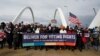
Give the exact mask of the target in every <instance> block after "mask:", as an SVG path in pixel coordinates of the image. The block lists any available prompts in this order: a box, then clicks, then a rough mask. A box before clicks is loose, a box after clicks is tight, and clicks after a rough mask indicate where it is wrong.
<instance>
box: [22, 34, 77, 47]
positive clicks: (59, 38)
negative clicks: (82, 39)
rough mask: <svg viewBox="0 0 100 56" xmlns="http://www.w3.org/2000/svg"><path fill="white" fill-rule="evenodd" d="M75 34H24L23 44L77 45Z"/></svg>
mask: <svg viewBox="0 0 100 56" xmlns="http://www.w3.org/2000/svg"><path fill="white" fill-rule="evenodd" d="M75 45H76V35H75V34H28V33H27V34H23V46H24V47H25V46H75Z"/></svg>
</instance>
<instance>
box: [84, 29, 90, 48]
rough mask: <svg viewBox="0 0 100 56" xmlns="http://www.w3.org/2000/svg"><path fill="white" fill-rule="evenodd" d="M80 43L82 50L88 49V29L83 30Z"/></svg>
mask: <svg viewBox="0 0 100 56" xmlns="http://www.w3.org/2000/svg"><path fill="white" fill-rule="evenodd" d="M82 41H83V43H84V48H86V49H89V43H90V33H89V30H88V28H85V29H84V30H83V36H82Z"/></svg>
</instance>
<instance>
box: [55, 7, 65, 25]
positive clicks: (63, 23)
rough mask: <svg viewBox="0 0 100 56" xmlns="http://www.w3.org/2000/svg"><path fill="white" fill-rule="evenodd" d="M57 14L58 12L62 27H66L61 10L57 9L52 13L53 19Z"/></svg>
mask: <svg viewBox="0 0 100 56" xmlns="http://www.w3.org/2000/svg"><path fill="white" fill-rule="evenodd" d="M57 12H58V13H59V15H60V19H61V23H62V25H63V26H64V27H67V22H66V19H65V17H64V14H63V12H62V9H61V8H57V9H56V10H55V13H54V19H55V18H56V14H57Z"/></svg>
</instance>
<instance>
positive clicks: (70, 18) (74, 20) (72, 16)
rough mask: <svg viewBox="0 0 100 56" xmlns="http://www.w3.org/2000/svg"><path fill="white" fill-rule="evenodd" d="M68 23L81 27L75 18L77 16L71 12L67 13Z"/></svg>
mask: <svg viewBox="0 0 100 56" xmlns="http://www.w3.org/2000/svg"><path fill="white" fill-rule="evenodd" d="M69 21H70V22H71V23H73V24H76V25H78V26H80V25H81V22H80V20H79V19H78V18H77V16H75V15H74V14H72V13H71V12H70V13H69Z"/></svg>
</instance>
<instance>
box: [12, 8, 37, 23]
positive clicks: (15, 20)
mask: <svg viewBox="0 0 100 56" xmlns="http://www.w3.org/2000/svg"><path fill="white" fill-rule="evenodd" d="M26 9H29V10H30V12H31V15H32V19H33V23H34V22H35V21H34V14H33V11H32V8H31V7H25V8H23V9H22V10H21V11H20V12H19V14H18V15H17V16H16V17H15V18H14V20H13V21H12V23H14V24H16V22H17V20H18V19H19V17H20V16H21V15H22V13H23V12H24V11H25V10H26Z"/></svg>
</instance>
